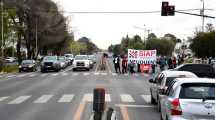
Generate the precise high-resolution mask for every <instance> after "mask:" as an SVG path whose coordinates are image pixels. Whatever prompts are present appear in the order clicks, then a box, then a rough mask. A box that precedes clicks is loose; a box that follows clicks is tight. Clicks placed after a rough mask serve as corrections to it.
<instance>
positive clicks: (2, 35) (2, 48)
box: [1, 0, 4, 58]
mask: <svg viewBox="0 0 215 120" xmlns="http://www.w3.org/2000/svg"><path fill="white" fill-rule="evenodd" d="M3 10H4V9H3V0H1V56H2V58H3V57H4V25H3V24H4V21H3V20H4V18H3V17H4V16H3V15H4V13H3Z"/></svg>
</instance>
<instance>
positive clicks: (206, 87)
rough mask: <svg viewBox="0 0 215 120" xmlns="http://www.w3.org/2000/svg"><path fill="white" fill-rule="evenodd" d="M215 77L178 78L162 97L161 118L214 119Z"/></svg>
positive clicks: (178, 119) (168, 119)
mask: <svg viewBox="0 0 215 120" xmlns="http://www.w3.org/2000/svg"><path fill="white" fill-rule="evenodd" d="M214 91H215V79H208V78H177V79H175V80H174V83H173V84H172V85H171V86H170V87H169V88H168V89H167V91H166V93H164V94H165V95H164V96H163V98H162V99H161V120H214V119H215V92H214Z"/></svg>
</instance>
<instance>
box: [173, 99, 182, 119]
mask: <svg viewBox="0 0 215 120" xmlns="http://www.w3.org/2000/svg"><path fill="white" fill-rule="evenodd" d="M171 115H182V110H181V107H180V102H179V99H174V100H172V102H171Z"/></svg>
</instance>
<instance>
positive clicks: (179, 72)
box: [161, 70, 197, 77]
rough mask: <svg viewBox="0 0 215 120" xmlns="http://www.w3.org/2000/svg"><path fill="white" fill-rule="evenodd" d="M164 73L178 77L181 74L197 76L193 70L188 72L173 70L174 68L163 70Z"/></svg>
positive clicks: (167, 75)
mask: <svg viewBox="0 0 215 120" xmlns="http://www.w3.org/2000/svg"><path fill="white" fill-rule="evenodd" d="M161 73H163V74H164V75H165V76H166V77H177V76H180V75H186V76H190V77H197V75H195V74H194V73H192V72H188V71H172V70H166V71H163V72H161Z"/></svg>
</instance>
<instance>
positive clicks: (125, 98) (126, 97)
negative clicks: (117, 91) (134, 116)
mask: <svg viewBox="0 0 215 120" xmlns="http://www.w3.org/2000/svg"><path fill="white" fill-rule="evenodd" d="M120 97H121V100H122V102H135V101H134V99H133V97H132V96H131V95H129V94H121V95H120Z"/></svg>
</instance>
